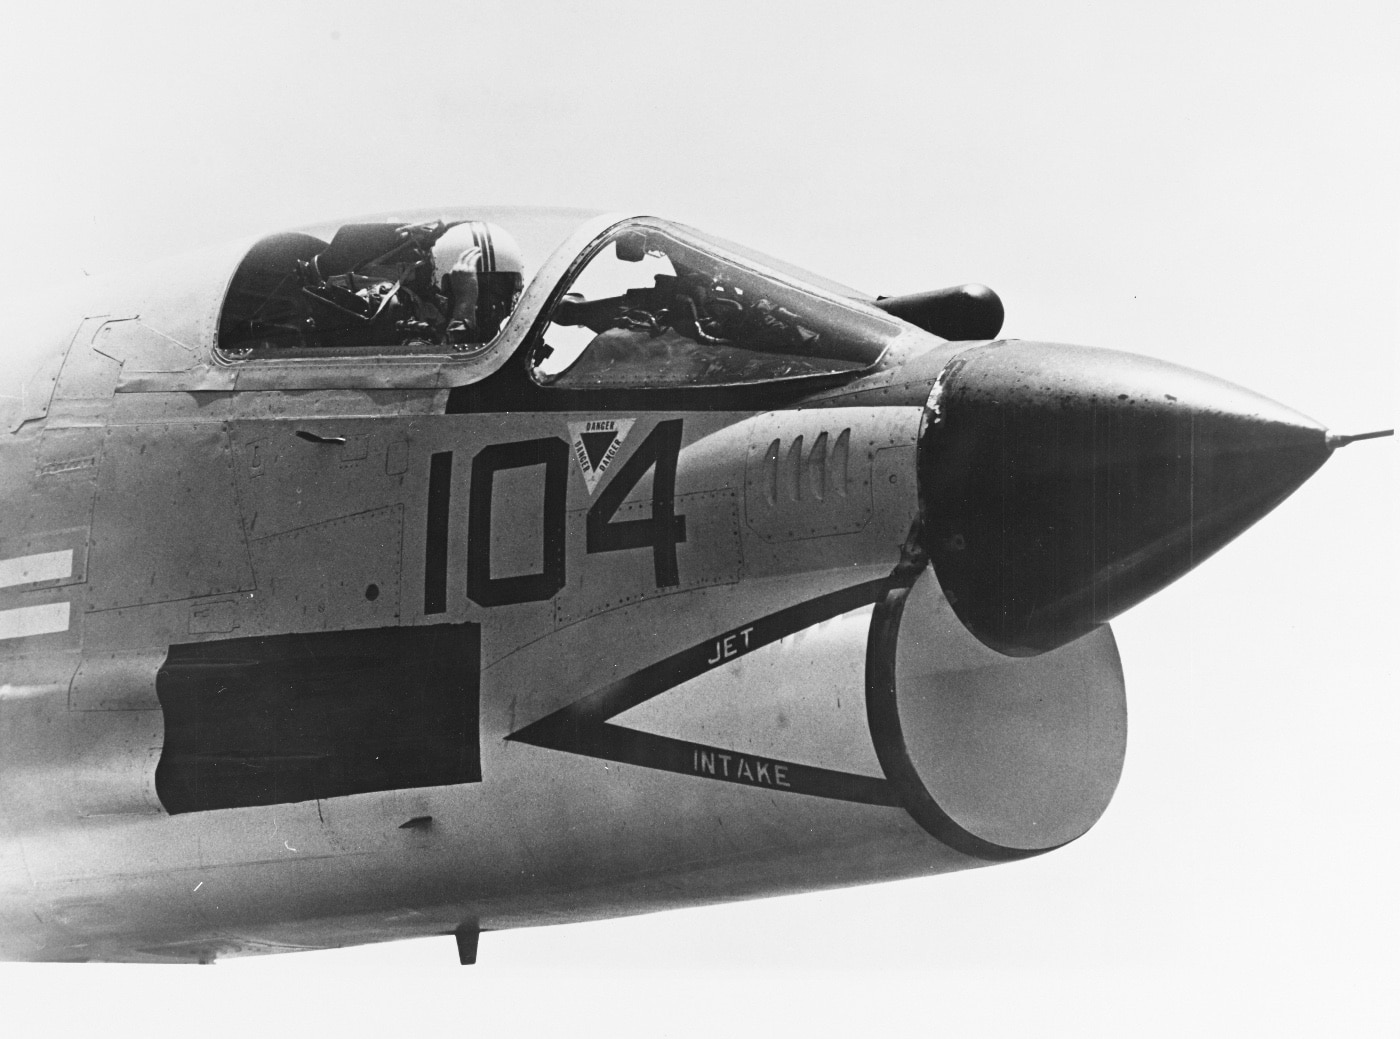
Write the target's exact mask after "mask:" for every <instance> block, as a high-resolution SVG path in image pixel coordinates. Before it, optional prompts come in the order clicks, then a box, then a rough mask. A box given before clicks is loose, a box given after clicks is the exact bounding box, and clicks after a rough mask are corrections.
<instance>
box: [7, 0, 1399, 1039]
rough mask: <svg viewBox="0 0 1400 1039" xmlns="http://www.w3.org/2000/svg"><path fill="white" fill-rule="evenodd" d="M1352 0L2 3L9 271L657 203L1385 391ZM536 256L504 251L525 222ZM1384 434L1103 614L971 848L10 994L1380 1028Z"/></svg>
mask: <svg viewBox="0 0 1400 1039" xmlns="http://www.w3.org/2000/svg"><path fill="white" fill-rule="evenodd" d="M1396 11H1397V8H1396V6H1395V5H1394V4H1393V3H1388V2H1387V3H1382V2H1376V3H1352V4H1338V3H1327V4H1323V3H1317V4H1313V5H1301V4H1296V3H1267V4H1266V3H1234V4H1219V3H1200V2H1181V0H1177V2H1173V3H1169V4H1164V3H1161V2H1160V0H1152V2H1148V3H1131V4H1129V3H1105V2H1099V3H1094V2H1079V3H1068V4H1060V5H1045V4H1039V3H1010V2H1006V3H957V4H948V3H942V4H933V3H929V4H913V3H911V4H902V5H901V4H884V3H874V2H866V3H860V4H841V5H835V4H815V3H809V4H801V5H798V4H792V5H787V4H782V5H779V4H759V3H756V2H753V0H749V2H743V3H717V2H705V3H700V2H693V3H686V4H669V3H656V2H652V3H626V4H619V3H606V4H604V3H588V4H584V3H576V4H575V3H570V4H564V3H558V4H486V3H460V4H437V3H429V2H414V3H407V4H401V5H400V4H392V3H386V2H380V3H374V4H369V3H352V2H339V3H334V4H324V5H321V4H315V5H312V4H304V5H298V4H291V3H284V4H275V5H274V4H266V5H264V4H254V3H247V2H239V3H229V4H226V5H222V10H221V11H219V12H218V13H212V9H210V8H207V7H205V6H202V5H174V4H172V5H170V6H168V7H166V6H152V5H145V6H136V7H125V6H121V7H119V6H118V5H105V4H104V5H98V4H92V5H90V6H83V7H64V6H59V5H43V6H42V8H41V7H40V5H37V4H34V5H25V6H24V7H23V8H16V9H12V10H10V11H8V12H7V14H6V16H5V26H4V31H3V36H0V86H3V89H4V96H5V98H6V104H5V106H4V108H3V110H0V141H3V142H4V151H3V156H4V158H3V165H0V186H3V187H4V189H5V190H4V193H3V196H0V198H2V199H3V202H2V203H0V204H3V207H4V227H5V234H4V240H5V242H6V247H5V248H4V249H3V251H0V286H3V288H4V289H5V290H6V291H5V294H6V295H11V294H13V293H16V292H18V293H20V294H21V295H22V294H23V293H24V292H26V291H27V290H30V289H37V288H40V287H45V286H47V285H49V284H52V283H53V282H54V281H55V280H62V279H66V278H69V277H81V276H82V273H83V271H85V270H86V271H88V272H91V273H97V272H99V271H105V270H111V269H113V268H118V267H122V266H125V265H128V264H134V263H139V262H143V261H145V260H149V259H153V258H155V257H158V256H160V255H162V254H166V253H170V252H174V251H178V250H181V249H184V248H187V247H191V246H197V245H201V244H205V243H208V242H211V241H218V240H220V239H225V238H230V237H234V236H240V235H243V234H247V233H251V232H255V231H259V230H263V229H269V228H276V227H278V226H282V225H291V224H299V223H304V222H308V221H310V220H315V219H319V218H324V217H337V216H349V215H354V214H357V213H363V212H370V211H382V210H385V209H391V208H396V207H405V208H406V207H409V206H434V205H443V204H454V203H472V202H489V203H543V204H556V205H578V206H598V207H601V208H637V209H643V210H647V211H651V212H655V213H657V214H660V215H665V216H673V217H677V218H679V219H682V220H685V221H687V222H689V223H692V224H695V225H698V226H700V227H703V228H705V229H707V230H711V231H714V232H716V233H719V234H721V235H724V236H726V237H730V238H734V239H737V240H740V241H744V242H746V243H748V244H751V245H753V246H755V247H757V248H760V249H763V250H765V251H767V252H770V253H773V254H775V255H778V256H782V257H784V258H787V259H790V260H792V261H793V262H796V263H799V264H802V265H804V266H807V267H810V268H812V269H814V270H817V271H820V272H822V273H825V274H827V275H830V276H831V277H833V278H836V279H838V280H841V281H845V282H848V283H851V284H854V285H858V286H861V287H862V288H866V289H869V290H872V291H879V292H886V293H897V292H908V291H916V290H921V289H927V288H934V287H939V286H943V285H948V284H953V283H957V282H961V281H969V280H977V281H984V282H986V283H988V284H990V285H992V286H993V287H994V288H996V290H997V291H998V292H999V293H1000V294H1001V296H1002V298H1003V299H1004V301H1005V303H1006V308H1007V315H1008V319H1007V326H1006V333H1007V334H1008V335H1012V336H1018V337H1022V338H1028V339H1049V340H1059V341H1069V342H1078V343H1085V344H1089V345H1096V346H1109V347H1116V348H1120V349H1126V350H1131V351H1134V352H1139V353H1145V354H1150V355H1154V356H1158V357H1162V358H1166V359H1170V360H1173V361H1177V362H1179V363H1182V364H1185V365H1188V366H1190V367H1195V368H1200V369H1203V370H1205V371H1208V372H1211V373H1213V374H1216V375H1220V376H1223V377H1225V378H1228V379H1231V380H1233V381H1237V382H1240V383H1243V384H1245V385H1247V386H1249V387H1251V388H1253V389H1256V390H1258V391H1260V392H1263V393H1265V394H1266V395H1268V396H1271V397H1275V398H1277V399H1279V400H1281V401H1283V402H1285V403H1287V404H1290V405H1292V406H1294V407H1296V408H1298V409H1300V410H1301V411H1303V412H1305V413H1308V414H1311V415H1313V416H1315V417H1317V418H1318V419H1320V420H1321V421H1323V422H1324V423H1327V424H1328V425H1330V426H1332V427H1333V428H1336V429H1338V430H1339V431H1342V432H1351V431H1360V430H1366V429H1374V428H1377V427H1381V426H1392V425H1394V424H1395V419H1396V416H1395V412H1396V407H1395V403H1396V361H1395V359H1396V353H1397V345H1400V337H1397V332H1400V129H1397V128H1400V73H1397V67H1398V66H1397V60H1396V56H1397V54H1400V16H1397V13H1396ZM534 259H535V260H538V259H540V258H538V257H537V258H534ZM1396 475H1397V447H1396V442H1395V441H1394V440H1391V441H1381V442H1378V443H1368V444H1359V445H1355V446H1353V447H1349V448H1347V449H1346V450H1345V451H1343V452H1341V453H1340V454H1339V455H1338V456H1337V457H1335V458H1334V459H1333V460H1332V461H1330V462H1329V463H1328V464H1327V466H1326V467H1325V468H1324V469H1323V470H1322V471H1321V472H1320V473H1319V474H1318V475H1317V476H1315V477H1314V478H1313V479H1312V480H1311V481H1310V482H1309V483H1307V484H1306V485H1305V486H1304V487H1303V488H1302V489H1301V490H1300V491H1299V492H1298V493H1297V494H1296V495H1295V496H1294V498H1292V499H1290V500H1289V501H1288V502H1286V503H1285V504H1284V505H1283V506H1282V507H1281V508H1280V509H1279V510H1278V511H1277V512H1276V513H1274V514H1273V515H1271V516H1269V517H1268V518H1267V519H1265V520H1264V521H1263V522H1262V523H1261V524H1260V525H1259V526H1258V528H1256V529H1255V530H1253V531H1251V532H1249V533H1248V534H1246V535H1245V536H1244V537H1242V538H1241V539H1240V541H1239V542H1237V543H1236V544H1234V545H1232V546H1230V547H1229V548H1227V549H1226V550H1225V551H1224V552H1223V553H1222V554H1221V555H1220V556H1218V557H1216V558H1215V559H1213V560H1211V561H1210V562H1209V563H1208V564H1206V565H1205V566H1203V567H1202V569H1200V570H1199V571H1197V572H1195V573H1194V574H1192V575H1190V576H1188V577H1187V578H1185V579H1184V580H1182V581H1181V582H1179V583H1178V584H1176V585H1174V586H1173V587H1171V588H1170V589H1168V590H1167V591H1166V592H1164V593H1162V594H1160V595H1159V596H1157V597H1156V598H1154V599H1152V600H1151V601H1149V602H1148V603H1146V604H1144V605H1143V606H1140V607H1138V608H1137V609H1135V610H1133V611H1132V612H1130V613H1129V614H1128V615H1127V616H1125V617H1124V618H1123V619H1122V620H1121V621H1120V622H1118V623H1116V624H1115V629H1116V630H1117V632H1118V637H1119V642H1120V647H1121V650H1122V654H1123V659H1124V667H1125V670H1126V672H1127V678H1128V692H1129V705H1130V720H1131V724H1130V735H1129V747H1128V761H1127V766H1126V771H1125V773H1124V776H1123V781H1122V784H1121V786H1120V788H1119V792H1118V795H1117V797H1116V799H1115V801H1114V803H1113V804H1112V805H1111V806H1110V808H1109V810H1108V812H1107V814H1106V815H1105V817H1104V819H1103V820H1102V821H1101V822H1100V823H1099V825H1098V826H1097V827H1096V828H1095V829H1094V830H1092V831H1091V832H1090V833H1089V834H1088V835H1087V836H1086V837H1084V838H1083V839H1081V840H1080V841H1078V842H1077V843H1075V844H1073V845H1071V846H1069V847H1068V848H1065V849H1063V850H1061V851H1058V852H1055V853H1053V854H1051V855H1048V856H1045V857H1042V858H1038V859H1034V860H1031V861H1029V862H1023V863H1019V864H1014V865H1005V866H998V867H994V868H989V869H984V870H979V871H974V872H971V873H966V874H960V875H954V876H947V877H940V878H933V879H929V880H922V881H912V882H905V883H899V884H892V885H884V886H880V887H873V888H863V889H853V890H849V891H844V892H838V893H834V894H824V895H810V896H802V897H797V898H788V899H779V900H773V901H768V902H754V903H745V904H741V905H737V906H729V907H721V908H716V909H707V910H697V911H690V912H682V913H671V914H664V915H660V916H653V917H648V918H642V919H637V920H623V921H612V922H608V923H602V924H594V925H580V926H575V927H571V928H554V929H548V930H535V931H519V932H511V933H503V934H488V935H485V936H484V937H483V939H482V943H481V945H482V947H481V962H480V964H478V965H477V966H476V967H474V968H471V969H469V970H466V969H462V968H458V967H457V966H456V965H455V957H454V950H453V947H452V942H451V940H450V939H448V938H442V939H435V940H431V941H418V942H409V943H402V944H398V945H391V946H384V947H378V948H370V949H358V950H346V951H340V952H332V953H320V954H306V955H301V956H291V957H274V958H266V959H261V960H249V961H238V962H228V963H225V964H222V965H220V966H217V967H215V968H213V969H207V970H197V969H189V970H186V969H176V968H143V967H88V968H72V967H53V966H31V965H16V966H8V965H6V966H0V993H3V995H4V1000H5V1007H6V1009H5V1010H4V1015H5V1018H6V1020H7V1021H8V1024H7V1025H6V1026H5V1027H6V1031H8V1032H9V1033H10V1034H21V1033H20V1032H18V1031H15V1030H14V1029H15V1023H16V1021H19V1022H24V1023H26V1024H27V1025H28V1026H29V1027H28V1029H27V1032H28V1034H34V1033H36V1032H37V1031H39V1030H40V1029H43V1030H44V1031H45V1032H47V1033H49V1034H71V1033H73V1032H76V1031H77V1030H78V1029H80V1028H81V1029H82V1030H83V1031H84V1032H89V1031H97V1032H98V1033H99V1034H102V1035H105V1036H113V1035H117V1036H125V1035H142V1036H151V1035H165V1034H171V1035H174V1034H181V1035H188V1034H201V1035H226V1034H227V1035H254V1034H276V1035H294V1034H326V1033H327V1032H328V1030H329V1029H332V1028H334V1029H335V1030H336V1031H337V1032H339V1033H344V1034H377V1035H410V1034H414V1033H424V1034H426V1033H427V1032H428V1031H430V1030H431V1031H436V1032H438V1033H439V1034H443V1033H446V1034H463V1035H476V1034H485V1035H497V1034H503V1033H505V1032H506V1030H507V1029H509V1030H510V1033H511V1034H517V1035H535V1034H544V1033H545V1030H546V1028H548V1029H549V1030H550V1031H551V1032H554V1033H556V1034H569V1035H585V1036H586V1035H604V1034H607V1035H630V1034H636V1035H648V1036H671V1035H678V1036H679V1035H706V1036H710V1035H716V1036H717V1035H720V1034H724V1035H725V1036H729V1035H735V1036H739V1035H748V1034H755V1035H756V1034H760V1033H779V1034H789V1035H798V1034H801V1035H804V1036H805V1035H826V1034H870V1033H872V1032H876V1033H877V1034H879V1031H880V1030H883V1029H884V1028H885V1027H887V1026H892V1027H894V1028H895V1029H896V1030H897V1031H898V1032H900V1033H901V1034H905V1033H909V1032H914V1031H915V1030H917V1031H919V1032H927V1033H934V1032H937V1033H939V1034H964V1033H976V1034H978V1035H987V1034H1018V1033H1019V1034H1025V1033H1027V1032H1029V1033H1031V1034H1057V1033H1059V1032H1060V1031H1061V1030H1063V1031H1065V1032H1067V1033H1068V1032H1073V1033H1075V1034H1085V1033H1087V1034H1102V1035H1110V1034H1135V1035H1138V1034H1162V1035H1174V1034H1181V1033H1182V1032H1185V1031H1187V1030H1188V1029H1189V1030H1190V1031H1192V1032H1197V1033H1200V1032H1204V1033H1206V1034H1220V1035H1225V1034H1239V1033H1240V1032H1242V1031H1243V1032H1246V1033H1249V1034H1271V1035H1276V1034H1293V1033H1310V1034H1320V1033H1322V1032H1327V1033H1330V1034H1338V1035H1357V1034H1387V1035H1394V1034H1395V1033H1396V1031H1397V1030H1400V983H1397V979H1400V969H1398V968H1400V937H1397V935H1400V895H1398V894H1397V890H1400V887H1398V886H1397V867H1400V861H1397V860H1400V855H1398V854H1397V852H1400V836H1397V830H1398V829H1400V827H1397V824H1398V823H1400V808H1398V807H1397V794H1400V764H1397V762H1400V695H1397V694H1398V693H1400V683H1397V682H1396V675H1395V665H1394V646H1395V643H1396V640H1397V629H1396V612H1397V611H1396V609H1395V606H1394V598H1393V596H1394V590H1395V588H1396V578H1397V573H1396V567H1395V554H1394V551H1393V544H1394V540H1395V538H1396V533H1397V523H1396V512H1395V495H1394V490H1395V485H1396Z"/></svg>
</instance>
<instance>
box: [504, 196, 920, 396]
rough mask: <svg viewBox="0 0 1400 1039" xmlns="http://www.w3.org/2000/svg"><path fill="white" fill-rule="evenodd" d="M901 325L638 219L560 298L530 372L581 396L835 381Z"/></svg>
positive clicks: (872, 358)
mask: <svg viewBox="0 0 1400 1039" xmlns="http://www.w3.org/2000/svg"><path fill="white" fill-rule="evenodd" d="M901 327H902V326H901V325H900V323H898V322H895V321H892V320H890V319H889V318H885V317H883V316H881V315H880V314H878V313H874V312H872V311H871V310H870V309H869V308H867V307H864V306H862V305H860V304H858V303H856V302H855V301H853V300H850V299H846V298H843V297H841V296H839V295H837V294H835V293H829V292H827V291H825V290H824V289H820V288H817V287H816V286H814V285H804V284H802V283H801V282H800V281H798V280H797V279H795V278H790V277H788V276H787V275H785V274H780V273H778V272H777V271H774V270H771V269H767V268H766V267H764V266H763V265H762V264H760V263H758V262H755V261H751V260H748V259H745V258H743V257H741V256H740V255H738V253H737V252H736V251H734V250H733V249H732V247H727V246H725V245H723V244H722V243H720V242H718V241H716V240H711V239H706V238H705V237H704V236H702V235H700V234H698V233H696V232H691V231H688V230H682V229H680V228H677V227H675V226H674V225H670V224H664V225H663V224H659V223H651V222H647V223H641V222H635V223H631V224H628V225H624V226H623V227H622V228H620V229H615V230H614V231H613V232H612V234H611V235H610V236H609V237H608V238H607V239H605V240H604V241H603V243H602V244H601V246H600V247H599V248H597V249H596V250H595V251H594V252H593V253H592V254H591V255H590V256H589V257H588V259H587V262H586V263H584V264H583V265H582V266H581V267H579V268H578V269H577V273H576V275H575V276H574V278H573V280H572V281H571V282H570V283H569V284H568V286H567V287H566V289H565V291H564V292H563V294H562V295H559V296H557V297H556V300H555V302H554V305H553V308H552V309H551V311H550V312H549V315H548V320H547V321H546V323H545V324H544V326H543V333H542V336H541V339H540V341H539V342H538V343H537V345H536V346H535V348H534V350H533V353H532V355H531V359H532V368H531V370H532V374H533V375H534V378H535V379H536V381H537V382H539V383H541V384H542V385H545V386H553V387H560V388H567V389H573V390H578V389H592V388H597V389H617V388H632V389H637V388H662V387H666V388H670V387H677V386H726V385H737V384H743V383H754V382H766V381H771V380H776V379H792V378H801V377H803V376H815V375H834V374H840V373H847V372H856V371H860V370H862V369H865V368H868V367H870V366H871V365H873V364H874V363H875V362H876V361H878V360H879V359H880V356H881V355H882V354H883V353H884V351H885V348H886V347H887V346H888V345H889V343H890V342H891V341H892V340H893V339H894V338H895V337H896V336H898V335H899V333H900V331H901Z"/></svg>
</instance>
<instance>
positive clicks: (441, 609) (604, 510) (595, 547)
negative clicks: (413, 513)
mask: <svg viewBox="0 0 1400 1039" xmlns="http://www.w3.org/2000/svg"><path fill="white" fill-rule="evenodd" d="M681 423H682V420H681V419H667V420H666V421H664V422H658V423H657V424H656V426H655V428H654V429H652V431H651V432H650V433H649V434H648V435H647V438H646V440H644V441H642V443H641V445H640V446H639V447H638V448H637V449H636V451H634V452H633V453H632V457H631V458H629V459H628V460H627V463H626V464H625V465H624V466H623V467H622V469H621V470H619V471H618V473H617V475H616V476H614V477H613V478H612V480H610V481H609V482H608V484H607V486H606V487H604V488H603V492H602V493H601V494H600V495H599V496H598V500H597V501H595V502H594V503H593V506H592V507H591V508H590V509H589V510H588V516H587V517H586V519H585V521H584V526H585V534H586V539H585V543H586V548H585V551H586V552H587V553H588V554H589V555H593V554H595V553H600V552H623V551H626V550H628V549H633V548H650V549H651V551H652V563H653V569H654V572H655V578H656V585H657V587H658V588H671V587H675V586H676V585H678V584H680V575H679V572H678V568H677V564H676V545H677V544H679V543H680V542H682V541H684V540H685V517H684V516H677V515H676V464H677V460H678V458H679V456H680V449H681V429H682V427H681ZM452 454H453V453H452V452H451V451H441V452H438V453H436V454H434V455H433V456H432V459H431V462H430V465H429V470H428V510H427V539H426V550H425V557H424V581H423V612H424V613H425V614H434V613H446V612H447V599H448V581H447V566H448V541H447V533H448V522H449V517H450V514H451V494H452V491H451V486H452ZM569 460H570V453H569V445H568V444H567V443H566V442H565V441H563V440H561V439H559V438H558V437H540V438H538V439H535V440H518V441H514V442H512V443H508V444H492V445H491V446H490V447H486V448H483V449H482V450H481V451H479V452H477V454H476V456H475V457H474V458H473V459H472V476H471V498H470V500H469V501H468V503H467V531H468V546H469V547H468V552H467V596H468V598H470V599H471V600H472V602H474V603H476V604H477V605H478V606H511V605H514V604H516V603H526V602H539V601H541V600H545V599H551V598H553V597H554V596H555V595H557V594H558V592H559V590H560V589H561V588H563V587H564V581H565V572H566V571H565V541H566V538H565V530H566V515H565V504H566V501H567V498H568V493H567V491H568V476H569ZM529 466H543V468H544V475H543V479H544V523H543V529H542V535H541V537H542V546H541V560H542V563H541V569H540V571H539V572H538V573H533V574H518V575H514V576H511V577H492V576H491V527H492V524H493V523H495V522H497V519H498V518H497V517H496V516H495V515H494V511H495V510H494V497H493V493H492V492H493V489H494V486H495V477H496V474H497V473H499V472H502V471H504V470H508V469H520V468H525V467H529ZM648 471H651V472H652V481H651V516H650V517H649V518H647V519H631V520H619V519H615V518H614V517H615V516H616V514H617V511H618V509H619V508H621V507H622V503H623V502H624V501H625V500H626V498H627V495H628V493H629V492H631V490H632V489H633V488H634V487H636V485H637V484H638V483H639V482H640V481H641V479H642V477H643V476H645V475H646V474H647V472H648ZM501 519H502V521H503V522H510V520H509V518H507V517H502V518H501Z"/></svg>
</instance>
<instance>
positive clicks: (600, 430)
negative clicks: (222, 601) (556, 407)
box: [569, 418, 637, 494]
mask: <svg viewBox="0 0 1400 1039" xmlns="http://www.w3.org/2000/svg"><path fill="white" fill-rule="evenodd" d="M636 421H637V420H636V419H631V418H594V419H589V420H588V421H587V422H570V423H569V440H570V441H571V443H572V444H573V450H574V458H576V459H577V460H578V467H579V471H580V472H582V473H583V482H584V483H586V484H587V485H588V493H589V494H592V493H593V491H594V489H596V488H597V486H598V481H599V480H601V479H602V478H603V473H605V472H607V469H608V466H610V465H612V460H613V459H614V458H616V457H617V452H618V451H619V450H620V449H621V448H622V442H623V441H624V440H626V439H627V434H628V433H629V432H630V431H631V429H632V423H633V422H636Z"/></svg>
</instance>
